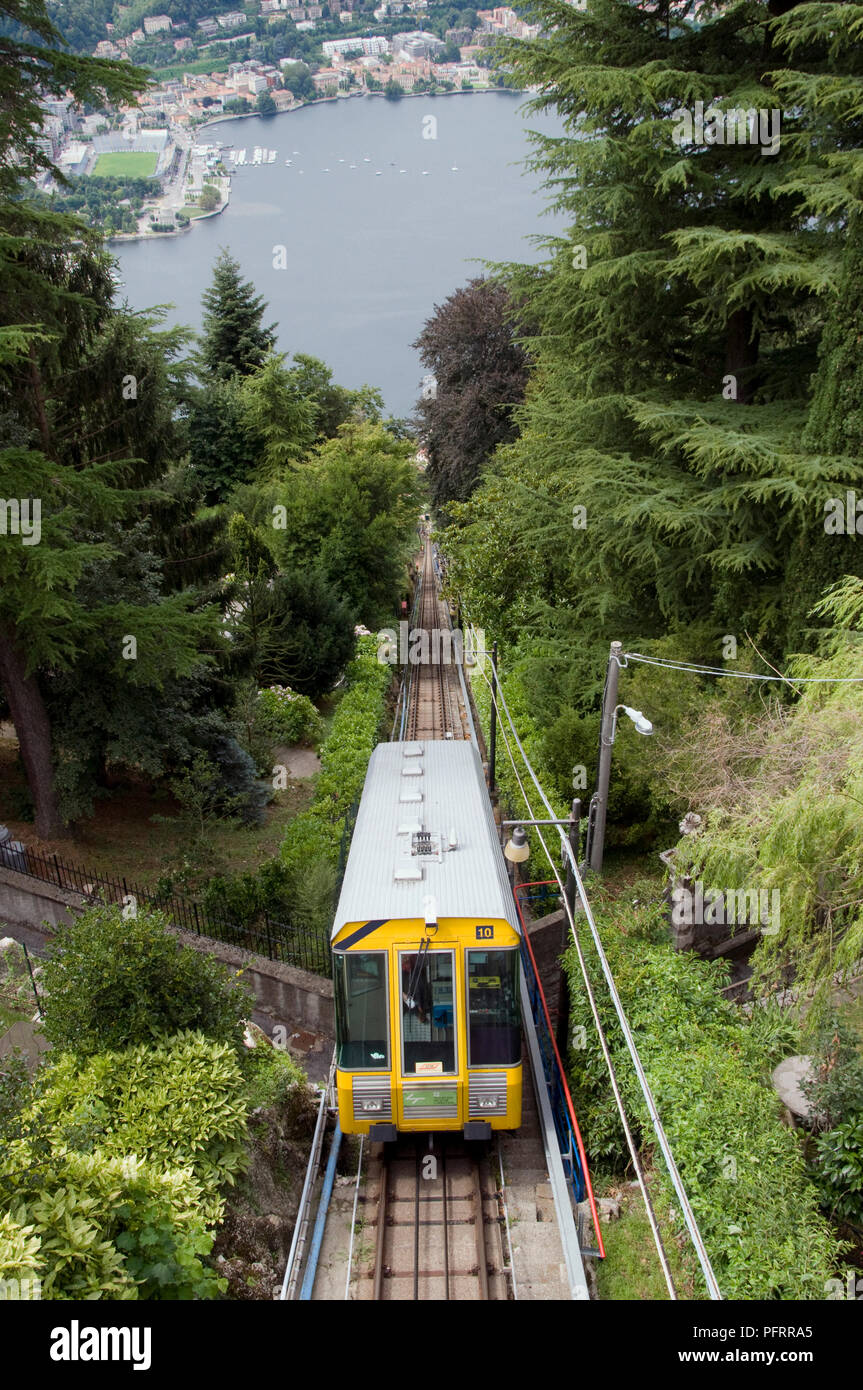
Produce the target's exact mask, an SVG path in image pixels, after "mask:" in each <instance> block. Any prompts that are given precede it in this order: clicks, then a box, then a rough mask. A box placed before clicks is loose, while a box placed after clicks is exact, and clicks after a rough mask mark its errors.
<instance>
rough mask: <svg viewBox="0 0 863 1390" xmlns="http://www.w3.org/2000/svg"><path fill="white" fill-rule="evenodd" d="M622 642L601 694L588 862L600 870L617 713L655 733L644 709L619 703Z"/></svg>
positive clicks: (614, 650) (642, 731)
mask: <svg viewBox="0 0 863 1390" xmlns="http://www.w3.org/2000/svg"><path fill="white" fill-rule="evenodd" d="M622 653H623V646H622V644H621V643H620V642H612V644H611V650H610V652H609V654H608V671H607V674H606V678H605V693H604V695H603V698H602V724H601V726H600V733H599V767H598V768H597V774H596V791H595V792H594V794H593V797H592V798H591V803H590V811H591V815H590V820H589V823H588V849H587V862H588V864H589V865H590V867H591V868H592V869H593V870H595V872H596V873H599V872H600V870H601V869H602V856H603V851H604V849H605V823H606V819H607V816H608V783H609V778H610V777H611V750H612V747H613V746H614V736H615V734H616V732H617V715H618V711H620V710H622V711H623V713H624V714H625V715H626V716H627V718H629V719H631V720H632V722H633V724H634V725H635V728H636V732H637V733H639V734H652V733H653V725H652V724H651V722H650V720H649V719H647V718H646V717H645V715H643V714H642V712H641V710H638V709H631V708H630V707H629V705H619V704H618V703H617V681H618V676H619V674H620V666H621V660H620V658H621V656H622Z"/></svg>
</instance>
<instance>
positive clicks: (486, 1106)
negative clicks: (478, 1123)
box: [479, 1097, 497, 1110]
mask: <svg viewBox="0 0 863 1390" xmlns="http://www.w3.org/2000/svg"><path fill="white" fill-rule="evenodd" d="M479 1108H480V1110H496V1109H497V1100H496V1098H494V1097H490V1098H489V1099H488V1100H481V1101H480V1103H479Z"/></svg>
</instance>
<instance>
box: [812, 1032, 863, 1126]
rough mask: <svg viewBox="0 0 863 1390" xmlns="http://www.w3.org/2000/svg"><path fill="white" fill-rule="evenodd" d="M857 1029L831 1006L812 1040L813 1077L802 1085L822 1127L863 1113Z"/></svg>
mask: <svg viewBox="0 0 863 1390" xmlns="http://www.w3.org/2000/svg"><path fill="white" fill-rule="evenodd" d="M857 1047H858V1036H857V1033H856V1031H855V1030H854V1029H853V1028H851V1027H850V1026H849V1024H848V1023H846V1022H845V1020H844V1019H843V1018H842V1017H841V1016H840V1015H839V1014H838V1013H837V1012H836V1011H835V1009H831V1010H830V1011H829V1012H828V1013H827V1014H826V1015H825V1016H824V1017H822V1018H819V1020H818V1023H817V1026H816V1028H815V1033H814V1039H813V1042H812V1044H811V1048H810V1051H811V1056H812V1079H811V1080H809V1081H804V1082H803V1083H802V1087H801V1089H802V1090H803V1092H804V1094H805V1096H806V1098H807V1099H808V1100H809V1101H810V1102H811V1104H812V1107H813V1110H814V1111H815V1114H816V1115H817V1117H818V1121H819V1124H820V1126H821V1128H822V1129H834V1128H835V1127H836V1126H837V1125H839V1124H841V1123H842V1122H843V1121H844V1120H846V1119H853V1117H854V1116H855V1115H857V1114H858V1113H863V1058H861V1056H860V1053H859V1052H858V1050H857Z"/></svg>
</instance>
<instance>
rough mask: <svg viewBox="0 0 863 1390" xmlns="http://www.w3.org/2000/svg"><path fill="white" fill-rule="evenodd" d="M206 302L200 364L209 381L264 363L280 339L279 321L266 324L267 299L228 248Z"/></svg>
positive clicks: (249, 370) (242, 373)
mask: <svg viewBox="0 0 863 1390" xmlns="http://www.w3.org/2000/svg"><path fill="white" fill-rule="evenodd" d="M203 302H204V316H203V333H202V336H201V345H200V352H199V366H200V370H201V374H202V376H203V377H204V379H205V381H220V380H225V379H226V378H228V377H231V376H236V375H239V376H249V375H250V374H251V373H252V372H255V371H257V370H258V368H259V367H261V366H263V363H264V359H265V358H266V356H267V353H268V352H269V351H270V350H271V348H272V347H273V344H274V343H275V341H276V333H275V325H274V324H271V325H270V327H269V328H264V327H263V326H262V319H263V316H264V312H265V310H266V307H267V306H266V303H265V301H264V299H263V298H262V296H261V295H257V294H255V287H254V285H253V284H252V283H251V281H249V280H243V279H242V277H241V275H240V266H239V262H238V261H236V260H234V258H233V256H231V254H230V252H229V251H227V250H223V251H222V252H221V253H220V255H219V257H218V260H217V261H216V264H215V268H214V271H213V283H212V285H211V286H210V287H209V289H207V290H205V291H204V300H203Z"/></svg>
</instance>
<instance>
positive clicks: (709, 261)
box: [454, 0, 863, 698]
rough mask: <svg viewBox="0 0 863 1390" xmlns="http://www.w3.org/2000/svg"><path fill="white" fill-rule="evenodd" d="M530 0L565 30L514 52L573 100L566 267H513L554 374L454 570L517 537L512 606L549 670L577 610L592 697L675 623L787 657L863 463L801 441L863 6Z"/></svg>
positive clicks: (830, 261)
mask: <svg viewBox="0 0 863 1390" xmlns="http://www.w3.org/2000/svg"><path fill="white" fill-rule="evenodd" d="M530 10H531V17H532V18H533V19H538V20H539V21H540V22H541V23H542V25H543V28H544V35H543V37H541V38H540V39H538V40H536V41H534V42H530V43H523V44H522V43H511V44H510V45H508V49H507V55H506V56H507V60H508V62H509V63H511V65H512V67H513V69H514V71H515V73H516V76H517V78H518V79H519V80H520V81H521V82H522V83H524V84H528V83H529V84H531V85H533V86H534V87H535V89H538V92H539V95H538V96H537V97H536V98H535V101H534V105H535V106H536V107H538V108H543V107H544V108H550V109H554V110H556V111H557V112H558V113H560V114H561V115H562V116H563V117H564V120H565V133H564V134H563V135H562V136H560V137H543V138H539V137H537V138H536V144H537V150H536V154H535V156H534V160H533V162H534V166H535V167H536V168H537V169H539V170H541V171H542V172H543V173H544V174H545V175H546V176H547V178H548V181H549V186H550V187H551V188H552V190H553V193H554V198H555V204H556V206H557V207H558V208H559V209H560V210H562V211H563V212H565V213H568V214H569V215H570V216H571V218H572V221H573V225H572V227H571V229H570V231H569V232H568V234H567V235H566V236H564V237H557V238H553V239H551V240H549V241H548V242H547V248H548V253H549V261H548V263H547V264H546V265H545V266H544V267H541V268H540V269H538V270H537V269H536V268H535V267H529V268H528V267H500V268H498V269H499V273H501V274H503V275H504V277H505V279H506V281H507V283H508V284H509V285H510V287H511V289H512V291H513V293H514V294H515V295H516V296H520V297H523V299H524V301H525V302H526V303H527V304H528V306H529V310H530V312H531V313H532V315H533V316H534V318H535V319H536V320H537V322H538V325H539V328H538V331H537V333H536V334H535V335H534V336H533V337H531V338H529V339H528V341H527V346H528V348H529V350H530V352H531V354H532V356H533V357H534V358H535V361H536V366H535V368H534V370H533V373H532V378H531V383H530V386H529V388H528V393H527V397H526V401H525V405H524V407H523V408H522V409H521V410H520V411H518V412H517V413H516V418H517V421H518V423H519V425H520V427H521V436H520V438H519V440H517V441H516V442H515V443H514V444H513V445H512V446H510V448H509V449H508V450H506V451H504V452H503V454H502V455H499V456H498V461H497V467H498V474H499V476H498V478H497V479H496V480H495V481H494V482H493V483H490V484H489V486H488V489H487V491H486V493H485V495H483V496H479V495H478V496H476V497H475V498H474V499H473V500H472V501H471V503H469V504H467V507H466V508H465V510H464V512H463V513H462V518H461V519H462V522H463V523H466V529H465V530H464V531H463V533H462V540H461V554H460V555H458V554H457V564H458V565H460V566H461V573H462V574H464V575H466V576H469V575H471V574H475V573H476V572H477V570H478V569H481V567H482V566H481V562H480V559H479V557H484V558H486V557H487V551H488V547H489V546H490V545H492V544H494V543H495V542H496V541H498V540H499V537H500V534H501V533H502V532H504V533H507V534H508V533H510V532H512V531H513V530H515V534H514V535H513V536H512V543H511V549H509V550H508V551H507V552H506V553H505V554H503V555H500V556H499V558H498V560H497V569H498V571H501V570H502V571H503V574H502V576H501V580H502V584H503V589H504V591H507V592H511V591H512V590H514V589H515V588H516V586H517V584H518V582H519V580H520V581H521V583H522V585H523V587H522V588H521V590H520V591H519V592H518V594H517V608H516V609H515V610H513V611H521V612H523V613H524V612H528V613H531V614H532V615H533V616H532V619H531V621H532V623H533V625H534V630H535V631H536V632H537V633H541V634H542V636H543V638H544V639H547V640H548V642H549V644H550V650H551V652H553V655H550V656H549V669H551V666H552V665H553V664H554V663H555V662H557V663H558V664H559V663H560V662H561V661H562V660H563V655H562V649H566V648H565V644H568V643H571V641H572V618H573V613H575V614H577V628H578V633H579V641H578V643H577V644H576V646H575V650H574V652H573V655H574V658H575V667H571V670H570V674H573V672H575V673H576V675H577V683H580V686H581V689H582V690H583V691H584V692H588V691H590V692H592V691H593V676H594V674H595V668H596V665H597V661H598V660H600V659H601V657H600V652H601V651H602V649H603V648H605V649H606V650H607V640H608V637H609V635H613V636H617V637H622V638H624V639H627V638H629V639H635V638H637V639H639V640H647V639H649V638H651V637H655V636H660V635H662V634H663V633H667V632H669V631H677V632H679V633H680V634H681V639H680V640H681V649H684V648H685V645H686V644H687V643H689V642H690V641H692V640H693V639H692V638H690V637H689V636H688V635H687V634H688V633H690V632H692V633H693V634H694V633H695V632H696V631H697V633H698V634H699V636H698V641H699V643H700V644H702V646H701V651H700V652H699V653H693V655H695V654H699V655H702V656H704V657H708V658H710V659H711V660H713V661H716V660H717V659H718V657H719V651H720V642H721V637H722V635H723V634H727V633H733V634H737V635H738V637H739V638H740V639H743V636H744V634H745V633H747V632H748V633H750V634H751V635H752V636H753V637H754V638H755V640H756V641H759V644H760V643H762V642H763V643H765V644H766V647H767V650H768V653H769V654H770V655H771V656H772V658H773V659H774V660H776V659H781V656H782V653H783V649H784V647H785V645H786V643H787V640H788V632H789V623H790V620H791V617H792V606H791V603H790V598H789V594H788V586H787V582H786V571H787V565H788V563H789V557H790V555H791V554H792V553H793V550H794V547H795V544H796V540H797V538H798V537H799V535H800V533H801V530H802V529H803V528H805V526H806V525H807V523H808V521H809V520H811V518H812V517H813V516H814V515H815V514H816V513H817V511H818V509H819V508H823V496H824V492H825V489H835V488H836V487H837V486H838V485H839V484H840V481H841V482H843V483H844V484H847V485H849V486H852V485H854V483H855V482H858V481H860V480H861V479H863V469H861V463H860V460H859V458H858V459H855V460H849V459H848V458H847V456H846V457H844V458H839V457H837V456H824V455H823V454H821V455H815V454H813V453H812V452H810V451H809V449H808V448H807V446H806V445H805V444H804V443H803V440H802V435H803V429H804V426H805V423H806V412H807V389H808V385H809V379H810V377H811V375H812V373H813V371H814V370H815V368H816V364H817V350H818V344H819V338H820V334H821V331H822V328H823V323H824V303H825V299H826V296H827V295H828V294H829V292H830V291H831V290H832V288H833V286H834V285H835V282H836V276H837V273H838V267H839V262H840V257H841V252H842V245H843V240H844V233H845V223H846V219H847V214H848V210H849V208H852V207H854V206H855V203H856V199H857V197H858V192H857V190H858V189H859V187H860V183H861V180H860V172H859V170H860V148H859V146H860V144H861V141H860V117H861V114H863V81H861V78H860V76H858V73H859V71H860V64H859V59H858V57H857V55H856V53H855V51H854V43H855V39H856V37H857V36H858V35H859V32H860V30H861V21H863V10H861V6H860V5H858V4H853V5H847V6H843V5H827V6H821V5H818V6H815V5H799V6H795V7H793V8H792V9H789V7H788V6H787V5H786V4H785V3H784V0H776V2H775V3H774V0H768V3H764V0H743V3H733V4H720V5H718V6H714V7H711V8H710V9H709V10H707V9H704V8H703V7H702V8H701V9H699V10H698V11H697V14H696V12H695V11H693V10H692V9H691V7H689V6H687V5H677V4H672V3H669V2H668V0H662V3H660V4H659V5H656V6H654V5H647V4H638V3H621V0H589V7H588V8H587V10H584V11H582V10H579V9H576V8H574V7H573V6H571V5H567V4H565V3H561V0H537V2H536V3H535V4H533V5H532V6H531V7H530ZM786 11H787V13H786ZM696 102H702V103H703V104H704V108H705V109H704V112H702V114H703V115H704V116H705V126H704V132H705V133H706V131H707V128H708V126H709V127H710V135H711V138H710V139H703V140H701V142H699V130H698V126H697V123H696V117H697V115H698V109H697V108H696V106H695V103H696ZM711 105H712V106H713V107H714V108H715V113H711V112H710V107H711ZM762 110H763V112H764V113H765V115H764V123H763V124H761V122H760V118H758V116H757V113H758V112H759V111H762ZM776 110H778V111H780V112H781V117H780V120H781V124H780V126H779V127H778V128H777V124H776V118H775V117H774V116H773V115H772V114H771V113H772V112H774V111H776ZM740 111H742V112H743V113H744V116H743V119H742V126H741V120H740V119H739V118H738V116H737V115H736V114H734V115H732V113H737V112H740ZM750 111H752V112H753V113H755V115H756V122H755V130H754V132H753V129H752V123H751V122H750V120H749V117H748V115H747V114H746V113H748V112H750ZM685 116H688V118H689V119H688V125H687V121H686V120H685V119H684V117H685ZM720 116H721V119H722V132H723V139H722V141H721V142H720V140H718V139H715V138H713V137H715V135H716V134H717V132H718V130H719V117H720ZM732 130H733V133H734V136H735V139H734V143H731V142H730V140H728V139H726V138H725V136H726V135H729V134H730V133H731V131H732ZM741 130H742V133H743V134H744V135H745V136H746V137H747V139H746V141H745V142H744V143H740V142H739V140H738V139H737V136H738V134H739V133H741ZM752 133H755V135H756V139H757V143H752V141H751V139H749V137H750V136H751V134H752ZM777 133H778V135H779V139H778V143H777V142H776V141H775V140H774V138H773V137H774V136H775V135H777ZM762 150H763V151H764V152H762ZM494 499H496V501H495V500H494ZM516 511H517V512H518V515H519V517H520V522H521V524H520V526H519V527H518V528H513V527H511V525H510V523H509V518H510V517H511V515H512V514H513V513H514V512H516ZM504 513H506V514H505V515H504ZM454 543H455V545H456V549H457V550H458V547H459V541H458V539H457V538H456V540H455V542H454ZM489 590H490V592H493V593H495V594H497V595H498V596H499V595H500V594H501V592H502V588H501V583H498V585H497V587H496V588H492V586H489ZM711 630H712V631H713V633H715V636H714V637H713V638H709V637H708V636H707V634H709V633H710V631H711ZM705 641H706V642H708V646H707V647H706V648H705V647H704V646H703V644H704V643H705ZM710 644H712V645H710ZM568 650H572V648H571V647H570V648H568ZM547 688H548V689H549V690H551V688H552V687H551V683H549V684H548V686H547ZM591 698H592V694H591Z"/></svg>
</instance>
